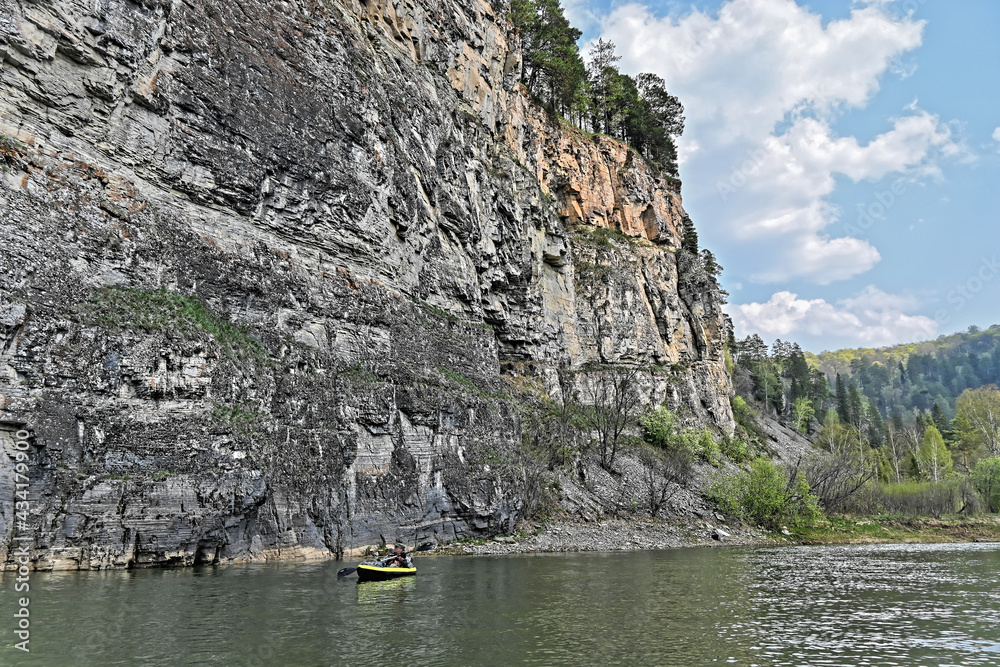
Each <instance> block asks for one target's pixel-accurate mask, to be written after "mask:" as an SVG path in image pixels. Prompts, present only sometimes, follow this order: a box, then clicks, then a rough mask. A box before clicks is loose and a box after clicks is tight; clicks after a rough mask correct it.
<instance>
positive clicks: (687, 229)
mask: <svg viewBox="0 0 1000 667" xmlns="http://www.w3.org/2000/svg"><path fill="white" fill-rule="evenodd" d="M681 230H682V233H683V236H682V237H681V249H682V250H685V251H687V252H689V253H691V254H692V255H697V254H698V230H696V229H695V228H694V223H693V222H692V221H691V218H690V216H688V214H687V213H685V214H684V217H683V218H681Z"/></svg>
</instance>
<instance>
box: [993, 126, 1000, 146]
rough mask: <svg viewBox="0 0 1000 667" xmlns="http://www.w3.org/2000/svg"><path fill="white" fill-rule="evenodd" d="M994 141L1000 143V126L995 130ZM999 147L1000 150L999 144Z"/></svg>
mask: <svg viewBox="0 0 1000 667" xmlns="http://www.w3.org/2000/svg"><path fill="white" fill-rule="evenodd" d="M993 141H995V142H997V144H1000V127H998V128H997V129H995V130H993ZM997 149H998V150H1000V145H998V146H997Z"/></svg>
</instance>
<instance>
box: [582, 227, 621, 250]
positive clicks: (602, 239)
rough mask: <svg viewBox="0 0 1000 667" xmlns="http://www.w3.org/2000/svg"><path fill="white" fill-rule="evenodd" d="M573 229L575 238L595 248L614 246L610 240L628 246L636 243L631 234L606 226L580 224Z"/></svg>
mask: <svg viewBox="0 0 1000 667" xmlns="http://www.w3.org/2000/svg"><path fill="white" fill-rule="evenodd" d="M573 231H574V235H575V236H576V238H577V240H579V241H582V242H583V243H586V244H588V245H592V246H595V247H597V248H605V249H611V248H614V245H613V244H612V243H611V242H612V241H617V242H618V243H620V244H624V245H626V246H628V247H632V246H634V245H635V243H636V241H635V239H633V238H632V237H631V236H627V235H625V234H622V233H621V232H620V231H618V230H615V229H608V228H607V227H591V226H589V225H581V226H578V227H576V229H574V230H573Z"/></svg>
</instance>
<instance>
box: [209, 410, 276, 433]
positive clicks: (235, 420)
mask: <svg viewBox="0 0 1000 667" xmlns="http://www.w3.org/2000/svg"><path fill="white" fill-rule="evenodd" d="M266 416H267V415H265V414H264V413H263V412H260V411H258V410H254V409H253V408H246V407H243V406H241V405H226V404H225V403H216V404H215V408H213V410H212V420H213V421H215V422H216V423H219V424H225V425H228V426H229V427H231V428H232V429H233V431H234V432H236V433H239V434H240V435H252V434H254V433H257V432H258V431H259V427H260V422H261V421H263V420H264V418H265V417H266Z"/></svg>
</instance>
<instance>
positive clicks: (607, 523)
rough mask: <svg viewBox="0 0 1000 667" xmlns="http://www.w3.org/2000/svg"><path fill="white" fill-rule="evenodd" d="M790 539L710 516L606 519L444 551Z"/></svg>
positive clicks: (755, 542) (535, 528)
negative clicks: (734, 524) (689, 518)
mask: <svg viewBox="0 0 1000 667" xmlns="http://www.w3.org/2000/svg"><path fill="white" fill-rule="evenodd" d="M779 544H788V541H787V538H786V537H784V536H781V535H775V534H774V533H769V532H766V531H763V530H760V529H756V528H748V527H746V526H731V525H729V524H727V523H726V522H725V521H724V520H720V519H718V518H717V517H713V518H711V519H708V520H702V521H693V520H663V521H660V520H649V519H646V520H635V519H628V520H626V519H608V520H604V521H600V522H585V521H571V522H559V523H552V524H547V525H537V526H528V527H525V528H524V529H522V530H521V531H519V532H518V533H517V534H515V535H509V536H500V537H495V538H493V539H488V540H470V541H464V542H456V543H453V544H449V545H446V546H444V547H441V548H439V549H437V550H436V551H435V553H438V554H442V555H477V556H480V555H508V554H520V553H545V552H571V551H637V550H644V549H675V548H681V547H711V546H762V545H779Z"/></svg>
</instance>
